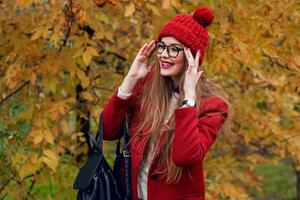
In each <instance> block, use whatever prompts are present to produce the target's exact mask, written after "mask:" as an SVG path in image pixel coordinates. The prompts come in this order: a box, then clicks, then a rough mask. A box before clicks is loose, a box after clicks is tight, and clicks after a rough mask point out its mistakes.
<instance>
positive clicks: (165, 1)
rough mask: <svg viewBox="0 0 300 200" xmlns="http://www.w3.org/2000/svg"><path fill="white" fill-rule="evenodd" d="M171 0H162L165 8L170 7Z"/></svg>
mask: <svg viewBox="0 0 300 200" xmlns="http://www.w3.org/2000/svg"><path fill="white" fill-rule="evenodd" d="M170 4H171V2H170V0H162V7H163V9H168V8H169V7H170Z"/></svg>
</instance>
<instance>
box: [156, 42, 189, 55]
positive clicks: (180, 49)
mask: <svg viewBox="0 0 300 200" xmlns="http://www.w3.org/2000/svg"><path fill="white" fill-rule="evenodd" d="M158 43H160V44H162V45H163V50H162V52H159V51H158V48H157V44H158ZM155 46H156V52H157V53H159V54H162V53H163V52H164V50H165V49H166V48H167V53H168V56H170V57H171V58H176V57H177V56H178V54H179V52H180V51H183V50H184V48H179V47H176V46H175V45H174V44H171V45H165V44H164V43H163V42H162V41H155ZM169 47H175V48H176V49H177V54H176V56H171V55H170V50H169Z"/></svg>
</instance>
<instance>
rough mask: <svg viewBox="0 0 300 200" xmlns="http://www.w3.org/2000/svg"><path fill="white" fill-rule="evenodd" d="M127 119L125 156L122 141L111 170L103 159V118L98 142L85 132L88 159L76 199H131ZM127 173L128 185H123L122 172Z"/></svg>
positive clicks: (122, 130) (77, 179)
mask: <svg viewBox="0 0 300 200" xmlns="http://www.w3.org/2000/svg"><path fill="white" fill-rule="evenodd" d="M126 121H127V120H126V119H124V121H123V123H122V127H121V129H120V133H121V134H122V136H124V140H125V145H124V149H123V154H121V153H120V140H121V138H122V137H121V138H120V139H119V141H118V144H117V148H116V159H115V162H114V169H113V170H112V169H111V168H110V166H109V165H108V163H107V161H106V160H105V158H104V156H103V151H102V150H103V117H102V113H101V116H100V121H99V129H98V131H97V136H96V139H95V138H94V136H93V134H91V133H84V134H85V138H86V141H87V144H88V147H89V151H88V159H87V161H86V163H85V164H84V165H83V167H82V168H81V169H80V171H79V173H78V175H77V177H76V180H75V182H74V185H73V188H74V189H77V190H79V191H78V194H77V200H124V199H126V200H131V199H132V193H131V181H130V177H131V176H130V150H129V143H128V141H129V136H128V133H127V127H126ZM122 165H123V166H124V170H125V177H124V178H125V183H122V182H121V177H120V170H121V167H122Z"/></svg>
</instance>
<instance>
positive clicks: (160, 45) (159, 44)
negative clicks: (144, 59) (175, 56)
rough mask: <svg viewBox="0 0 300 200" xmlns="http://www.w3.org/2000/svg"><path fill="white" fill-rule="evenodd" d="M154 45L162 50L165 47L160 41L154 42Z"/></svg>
mask: <svg viewBox="0 0 300 200" xmlns="http://www.w3.org/2000/svg"><path fill="white" fill-rule="evenodd" d="M156 47H157V50H158V51H163V50H164V49H165V45H164V44H163V43H161V42H158V43H156Z"/></svg>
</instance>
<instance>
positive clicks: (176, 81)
mask: <svg viewBox="0 0 300 200" xmlns="http://www.w3.org/2000/svg"><path fill="white" fill-rule="evenodd" d="M171 78H172V82H173V90H174V91H176V92H179V80H180V77H173V76H171Z"/></svg>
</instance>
